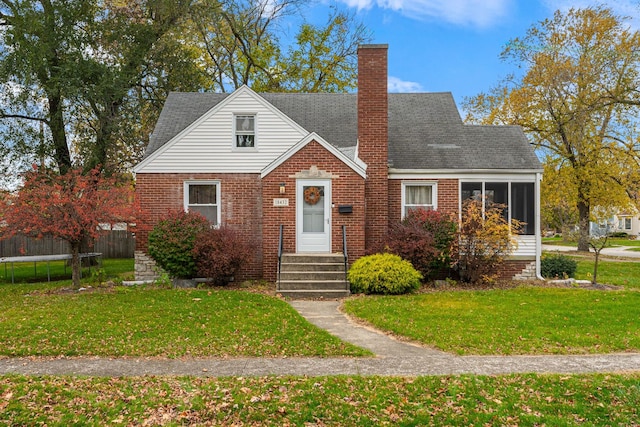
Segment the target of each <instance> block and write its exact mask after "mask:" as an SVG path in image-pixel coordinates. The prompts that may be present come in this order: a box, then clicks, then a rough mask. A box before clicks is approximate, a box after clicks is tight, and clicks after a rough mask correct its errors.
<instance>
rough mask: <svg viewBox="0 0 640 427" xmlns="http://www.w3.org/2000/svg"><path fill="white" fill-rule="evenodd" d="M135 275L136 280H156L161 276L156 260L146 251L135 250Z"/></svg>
mask: <svg viewBox="0 0 640 427" xmlns="http://www.w3.org/2000/svg"><path fill="white" fill-rule="evenodd" d="M134 258H135V276H136V280H156V279H158V278H159V277H160V275H159V274H158V271H159V268H158V266H157V265H156V262H155V261H154V260H153V259H152V258H151V257H150V256H149V255H147V254H146V253H144V252H142V251H135V253H134Z"/></svg>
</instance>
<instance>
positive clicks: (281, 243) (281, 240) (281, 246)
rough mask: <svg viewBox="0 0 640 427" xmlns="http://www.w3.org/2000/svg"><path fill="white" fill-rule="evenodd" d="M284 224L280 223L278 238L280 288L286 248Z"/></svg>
mask: <svg viewBox="0 0 640 427" xmlns="http://www.w3.org/2000/svg"><path fill="white" fill-rule="evenodd" d="M283 234H284V224H280V237H279V239H278V289H280V269H281V267H282V252H283V249H284V236H283Z"/></svg>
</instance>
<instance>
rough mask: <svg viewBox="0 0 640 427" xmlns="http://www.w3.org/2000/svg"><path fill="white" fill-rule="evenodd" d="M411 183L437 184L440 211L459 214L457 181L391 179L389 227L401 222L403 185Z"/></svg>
mask: <svg viewBox="0 0 640 427" xmlns="http://www.w3.org/2000/svg"><path fill="white" fill-rule="evenodd" d="M411 181H420V182H424V181H428V182H436V183H437V192H438V210H439V211H441V212H445V213H456V212H458V197H459V194H460V190H459V188H458V180H457V179H428V178H421V179H415V180H409V179H391V180H389V225H392V224H394V223H396V222H398V221H400V218H401V217H402V183H403V182H411Z"/></svg>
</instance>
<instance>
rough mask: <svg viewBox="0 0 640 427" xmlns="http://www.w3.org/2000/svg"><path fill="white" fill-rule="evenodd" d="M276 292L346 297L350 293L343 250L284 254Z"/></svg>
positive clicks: (292, 294)
mask: <svg viewBox="0 0 640 427" xmlns="http://www.w3.org/2000/svg"><path fill="white" fill-rule="evenodd" d="M277 292H278V293H279V294H281V295H282V296H284V297H287V298H292V299H299V298H344V297H347V296H349V295H351V292H350V291H349V282H347V280H346V275H345V269H344V256H343V255H342V254H283V255H282V263H281V266H280V281H279V282H278V284H277Z"/></svg>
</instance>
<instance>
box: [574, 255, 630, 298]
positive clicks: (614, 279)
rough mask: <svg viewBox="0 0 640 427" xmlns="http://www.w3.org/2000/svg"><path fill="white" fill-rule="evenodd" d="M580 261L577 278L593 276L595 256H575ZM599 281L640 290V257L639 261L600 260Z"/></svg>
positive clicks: (590, 277)
mask: <svg viewBox="0 0 640 427" xmlns="http://www.w3.org/2000/svg"><path fill="white" fill-rule="evenodd" d="M574 259H575V260H576V261H577V262H578V270H577V271H576V274H575V277H576V279H582V280H591V279H592V278H593V263H594V261H593V257H591V258H589V259H587V258H581V257H575V258H574ZM598 283H605V284H608V285H618V286H624V287H625V288H626V289H636V290H640V259H639V260H637V261H628V262H627V261H624V262H623V261H599V262H598Z"/></svg>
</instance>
